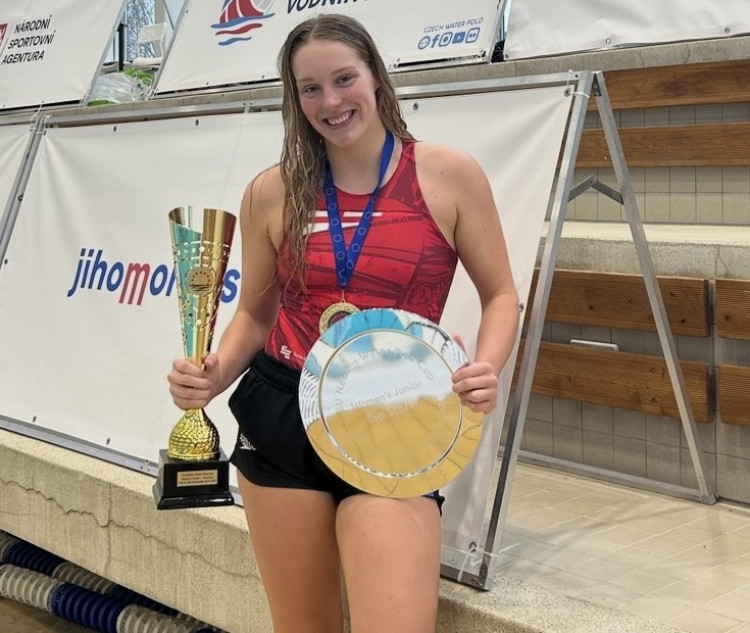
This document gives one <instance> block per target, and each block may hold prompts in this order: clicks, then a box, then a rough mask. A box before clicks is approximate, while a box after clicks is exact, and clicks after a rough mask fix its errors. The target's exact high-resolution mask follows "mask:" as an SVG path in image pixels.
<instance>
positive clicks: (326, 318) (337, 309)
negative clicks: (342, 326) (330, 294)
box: [318, 293, 359, 334]
mask: <svg viewBox="0 0 750 633" xmlns="http://www.w3.org/2000/svg"><path fill="white" fill-rule="evenodd" d="M341 295H342V296H341V301H337V302H336V303H332V304H331V305H329V306H328V307H327V308H326V309H325V310H323V314H321V315H320V322H319V323H318V328H319V329H320V333H321V334H323V332H325V331H326V330H327V329H328V328H329V327H331V325H332V324H333V323H335V322H336V321H338V320H339V319H340V318H342V317H344V316H346V315H348V314H354V313H355V312H359V308H357V306H355V305H354V304H353V303H349V302H348V301H345V300H344V296H343V293H341ZM336 317H338V318H336Z"/></svg>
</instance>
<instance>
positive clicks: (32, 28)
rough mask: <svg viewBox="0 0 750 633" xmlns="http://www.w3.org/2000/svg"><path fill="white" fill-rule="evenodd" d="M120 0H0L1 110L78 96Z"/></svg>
mask: <svg viewBox="0 0 750 633" xmlns="http://www.w3.org/2000/svg"><path fill="white" fill-rule="evenodd" d="M123 4H124V0H97V1H96V2H92V1H91V0H2V2H0V110H2V109H10V108H21V107H28V106H37V105H41V104H45V105H46V104H51V103H67V102H81V101H82V100H83V99H84V98H85V97H86V95H87V94H88V92H89V90H90V88H91V85H92V84H93V82H94V79H95V77H96V74H97V73H98V71H99V68H100V66H101V63H102V59H103V58H104V54H105V52H106V49H107V46H108V45H109V43H110V41H111V40H112V37H113V35H114V32H115V29H116V28H117V21H118V18H119V16H120V14H121V13H122V7H123Z"/></svg>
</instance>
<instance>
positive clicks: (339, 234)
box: [324, 130, 395, 293]
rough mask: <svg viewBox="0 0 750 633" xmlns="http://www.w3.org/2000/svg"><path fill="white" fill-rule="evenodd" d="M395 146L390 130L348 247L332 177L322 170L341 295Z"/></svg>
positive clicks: (349, 276) (367, 229)
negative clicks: (376, 174)
mask: <svg viewBox="0 0 750 633" xmlns="http://www.w3.org/2000/svg"><path fill="white" fill-rule="evenodd" d="M394 144H395V141H394V138H393V134H392V133H391V132H390V130H386V133H385V143H383V152H382V154H381V156H380V170H379V172H378V184H377V185H375V189H374V190H373V192H372V193H371V194H370V198H369V200H368V201H367V205H366V206H365V210H364V212H363V213H362V217H361V218H360V220H359V223H358V224H357V230H356V231H355V232H354V235H353V236H352V241H351V243H350V244H349V247H348V248H347V246H346V241H345V240H344V229H343V227H342V226H341V213H340V211H339V199H338V195H337V193H336V187H335V185H334V184H333V174H332V173H331V165H330V163H329V162H328V161H326V167H325V181H324V190H325V197H326V211H327V213H328V230H329V232H330V235H331V244H332V245H333V254H334V256H335V260H336V275H337V277H338V281H339V287H340V288H341V291H342V293H343V291H344V290H345V289H346V284H347V283H348V282H349V279H351V276H352V273H353V272H354V267H355V266H356V265H357V259H359V254H360V253H361V252H362V246H363V245H364V242H365V238H366V237H367V232H368V231H369V229H370V224H371V223H372V214H373V211H374V210H375V201H376V200H377V198H378V194H379V193H380V187H381V186H382V185H383V179H384V178H385V172H386V171H387V170H388V165H389V163H390V162H391V155H392V154H393V146H394Z"/></svg>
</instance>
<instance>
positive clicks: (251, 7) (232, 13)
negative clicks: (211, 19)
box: [211, 0, 275, 46]
mask: <svg viewBox="0 0 750 633" xmlns="http://www.w3.org/2000/svg"><path fill="white" fill-rule="evenodd" d="M274 1H275V0H224V4H223V5H222V7H221V15H220V16H219V22H218V23H217V24H212V25H211V28H213V29H216V36H217V37H219V38H223V39H221V40H220V41H219V46H229V45H230V44H234V43H235V42H245V41H247V40H250V39H252V35H251V32H252V31H254V30H255V29H259V28H260V27H261V26H263V20H266V19H268V18H272V17H273V16H274V14H273V13H271V12H270V11H271V8H272V7H273V3H274Z"/></svg>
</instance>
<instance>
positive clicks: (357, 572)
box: [336, 495, 440, 633]
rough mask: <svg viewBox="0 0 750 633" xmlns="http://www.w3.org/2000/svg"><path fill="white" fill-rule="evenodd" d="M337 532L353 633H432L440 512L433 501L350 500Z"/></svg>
mask: <svg viewBox="0 0 750 633" xmlns="http://www.w3.org/2000/svg"><path fill="white" fill-rule="evenodd" d="M336 529H337V533H338V538H339V549H340V551H341V559H342V563H343V569H344V577H345V579H346V593H347V596H348V600H349V612H350V617H351V622H352V633H383V632H384V631H398V632H399V633H434V631H435V626H436V621H437V605H438V585H439V580H440V512H439V510H438V507H437V504H436V503H435V501H434V499H427V498H425V497H419V498H416V499H386V498H381V497H373V496H370V495H355V496H353V497H349V498H347V499H345V500H344V501H343V502H342V503H341V505H340V506H339V511H338V517H337V520H336Z"/></svg>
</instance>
